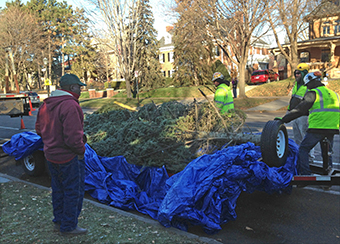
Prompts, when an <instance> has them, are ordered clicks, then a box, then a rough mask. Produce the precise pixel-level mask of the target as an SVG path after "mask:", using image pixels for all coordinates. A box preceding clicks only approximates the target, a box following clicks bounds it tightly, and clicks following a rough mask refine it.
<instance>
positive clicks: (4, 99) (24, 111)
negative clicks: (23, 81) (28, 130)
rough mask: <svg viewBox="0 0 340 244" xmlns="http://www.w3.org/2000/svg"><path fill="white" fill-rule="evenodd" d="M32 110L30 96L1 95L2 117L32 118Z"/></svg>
mask: <svg viewBox="0 0 340 244" xmlns="http://www.w3.org/2000/svg"><path fill="white" fill-rule="evenodd" d="M32 110H33V109H32V103H31V100H30V98H29V96H28V94H16V93H7V94H0V115H9V116H11V117H19V116H30V115H32V114H31V111H32Z"/></svg>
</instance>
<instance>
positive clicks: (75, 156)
mask: <svg viewBox="0 0 340 244" xmlns="http://www.w3.org/2000/svg"><path fill="white" fill-rule="evenodd" d="M60 86H61V89H59V90H56V91H53V92H52V93H51V96H50V97H48V98H47V99H45V100H44V103H43V105H41V107H40V108H39V112H38V116H37V121H36V124H35V129H36V132H37V134H38V135H40V136H41V138H42V141H43V143H44V154H45V157H46V160H47V164H48V167H49V170H50V172H51V186H52V205H53V215H54V219H53V222H54V230H56V231H60V232H61V234H63V235H80V234H86V233H87V230H86V229H83V228H80V227H78V216H79V214H80V212H81V209H82V204H83V198H84V184H85V183H84V181H85V161H84V153H85V143H86V139H84V138H86V137H84V133H83V120H84V115H83V111H82V109H81V107H80V106H79V101H78V99H79V96H80V93H81V86H86V85H85V84H84V83H82V82H80V80H79V78H78V77H77V76H76V75H73V74H66V75H64V76H63V77H61V79H60Z"/></svg>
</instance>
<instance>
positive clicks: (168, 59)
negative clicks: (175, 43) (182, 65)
mask: <svg viewBox="0 0 340 244" xmlns="http://www.w3.org/2000/svg"><path fill="white" fill-rule="evenodd" d="M168 62H170V53H168Z"/></svg>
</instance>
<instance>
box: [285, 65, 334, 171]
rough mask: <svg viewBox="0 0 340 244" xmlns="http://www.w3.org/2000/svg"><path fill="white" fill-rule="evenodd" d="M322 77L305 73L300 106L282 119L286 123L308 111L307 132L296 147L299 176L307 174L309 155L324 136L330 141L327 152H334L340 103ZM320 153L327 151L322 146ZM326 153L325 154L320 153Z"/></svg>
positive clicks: (330, 163) (313, 73)
mask: <svg viewBox="0 0 340 244" xmlns="http://www.w3.org/2000/svg"><path fill="white" fill-rule="evenodd" d="M321 77H322V74H321V72H319V71H316V72H312V73H308V74H307V75H306V76H305V77H304V79H303V80H304V84H305V85H306V86H307V89H308V91H307V92H306V94H305V95H304V97H303V99H302V101H301V103H299V105H297V106H296V107H295V108H294V109H292V110H291V111H290V112H289V113H288V114H286V115H285V116H284V117H283V118H282V119H281V120H282V122H283V123H288V122H290V121H292V120H294V119H296V118H298V117H300V116H302V115H304V114H306V112H307V111H309V117H308V123H309V126H308V130H307V133H306V135H305V137H304V139H303V140H302V142H301V144H300V147H299V155H298V162H297V165H298V170H299V174H300V175H310V174H311V171H310V168H309V161H308V153H309V151H310V150H311V149H312V148H313V147H314V146H315V145H316V144H317V143H318V142H322V140H324V139H325V138H326V137H327V139H328V141H329V145H330V146H329V151H330V152H332V151H333V149H332V148H333V138H334V135H335V134H339V121H340V102H339V95H338V94H337V93H336V92H334V91H332V90H330V89H328V88H327V87H325V86H324V84H322V82H321ZM321 150H326V149H325V148H323V147H321ZM323 153H327V152H323ZM328 164H329V169H328V171H329V172H330V171H331V168H332V155H330V156H329V162H328Z"/></svg>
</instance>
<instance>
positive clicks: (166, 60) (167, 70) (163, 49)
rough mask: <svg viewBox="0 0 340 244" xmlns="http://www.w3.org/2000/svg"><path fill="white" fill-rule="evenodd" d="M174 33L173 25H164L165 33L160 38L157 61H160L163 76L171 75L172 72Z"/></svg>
mask: <svg viewBox="0 0 340 244" xmlns="http://www.w3.org/2000/svg"><path fill="white" fill-rule="evenodd" d="M173 33H174V27H173V26H167V27H166V34H165V36H163V37H162V38H161V39H160V48H159V53H160V54H159V62H160V63H161V69H162V73H163V76H164V77H172V74H173V72H174V65H173V63H174V49H175V46H174V43H173V41H172V36H173Z"/></svg>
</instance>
